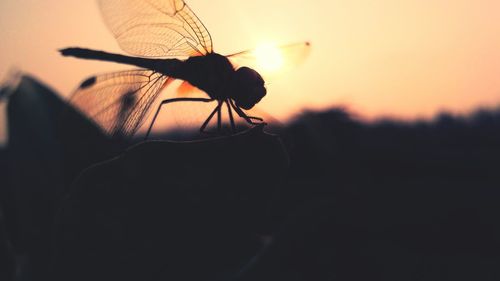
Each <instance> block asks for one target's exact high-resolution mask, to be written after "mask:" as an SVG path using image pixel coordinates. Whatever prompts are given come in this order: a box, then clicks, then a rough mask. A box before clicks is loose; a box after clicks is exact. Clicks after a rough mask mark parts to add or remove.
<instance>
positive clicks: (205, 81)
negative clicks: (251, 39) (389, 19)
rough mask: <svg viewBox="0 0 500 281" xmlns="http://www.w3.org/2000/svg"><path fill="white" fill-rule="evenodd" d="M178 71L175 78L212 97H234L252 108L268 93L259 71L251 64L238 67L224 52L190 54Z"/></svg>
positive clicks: (239, 104)
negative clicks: (201, 54) (249, 66)
mask: <svg viewBox="0 0 500 281" xmlns="http://www.w3.org/2000/svg"><path fill="white" fill-rule="evenodd" d="M176 74H177V75H175V76H178V77H176V78H181V79H183V80H186V81H188V82H189V83H190V84H192V85H193V86H195V87H197V88H199V89H201V90H203V91H204V92H206V93H207V94H208V95H209V96H210V97H211V98H212V99H216V100H226V99H228V98H231V99H233V100H234V101H235V103H236V105H238V106H239V107H242V108H243V109H250V108H252V107H253V106H254V105H255V104H257V103H258V102H259V101H260V100H261V99H262V98H263V97H264V96H265V95H266V89H265V87H264V79H262V76H260V74H259V73H257V71H255V70H253V69H250V68H248V67H241V68H239V69H238V70H235V69H234V67H233V65H232V64H231V62H230V61H229V60H228V59H227V58H226V57H225V56H222V55H219V54H216V53H210V54H208V55H206V56H198V57H190V58H189V59H187V60H186V61H185V62H184V63H183V64H182V65H181V66H180V67H179V68H178V70H177V71H176Z"/></svg>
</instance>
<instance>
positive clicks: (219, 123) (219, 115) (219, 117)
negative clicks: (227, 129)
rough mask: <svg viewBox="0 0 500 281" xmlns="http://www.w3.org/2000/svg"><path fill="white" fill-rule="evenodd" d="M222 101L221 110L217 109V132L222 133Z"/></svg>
mask: <svg viewBox="0 0 500 281" xmlns="http://www.w3.org/2000/svg"><path fill="white" fill-rule="evenodd" d="M222 103H223V102H222V101H219V106H218V108H219V110H217V133H218V134H220V132H221V130H222Z"/></svg>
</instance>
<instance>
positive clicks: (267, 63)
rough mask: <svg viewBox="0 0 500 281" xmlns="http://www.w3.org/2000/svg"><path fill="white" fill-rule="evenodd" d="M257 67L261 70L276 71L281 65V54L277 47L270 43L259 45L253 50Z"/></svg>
mask: <svg viewBox="0 0 500 281" xmlns="http://www.w3.org/2000/svg"><path fill="white" fill-rule="evenodd" d="M254 55H255V57H256V59H257V64H258V67H259V68H261V69H262V70H263V71H276V70H279V69H280V68H281V67H282V66H283V54H282V53H281V51H280V50H279V48H278V47H277V46H276V45H274V44H271V43H264V44H261V45H259V46H258V47H257V48H256V49H255V50H254Z"/></svg>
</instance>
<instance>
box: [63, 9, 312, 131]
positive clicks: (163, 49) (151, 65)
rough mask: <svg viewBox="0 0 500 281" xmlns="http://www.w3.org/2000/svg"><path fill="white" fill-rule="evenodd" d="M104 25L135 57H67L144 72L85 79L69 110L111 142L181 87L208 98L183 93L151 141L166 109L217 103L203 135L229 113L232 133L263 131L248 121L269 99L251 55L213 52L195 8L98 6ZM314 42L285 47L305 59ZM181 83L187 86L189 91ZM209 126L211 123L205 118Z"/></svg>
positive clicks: (74, 53) (77, 53) (87, 53)
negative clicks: (242, 125)
mask: <svg viewBox="0 0 500 281" xmlns="http://www.w3.org/2000/svg"><path fill="white" fill-rule="evenodd" d="M98 5H99V8H100V10H101V13H102V15H103V18H104V21H105V23H106V25H107V26H108V28H109V29H110V30H111V32H112V33H113V35H114V37H115V39H116V40H117V42H118V44H119V46H120V47H121V48H122V49H123V50H124V51H125V52H127V53H128V54H129V55H122V54H115V53H109V52H105V51H98V50H92V49H87V48H79V47H72V48H65V49H61V50H60V52H61V54H62V55H63V56H71V57H76V58H80V59H90V60H101V61H108V62H115V63H121V64H127V65H133V66H135V67H138V68H137V69H133V70H125V71H120V72H115V73H108V74H103V75H97V76H92V77H90V78H88V79H85V80H84V81H83V82H82V83H81V84H80V86H79V87H78V88H77V90H76V91H75V92H74V93H73V95H72V97H71V103H72V104H73V105H74V106H75V107H76V108H77V109H79V110H80V111H81V112H83V113H84V114H85V115H87V116H88V117H90V119H91V120H93V121H94V122H96V123H97V124H98V125H99V126H100V127H101V128H102V129H103V130H104V131H105V132H106V133H108V134H110V135H112V136H122V137H124V136H133V135H134V134H135V133H136V132H137V130H138V129H139V128H140V127H141V126H142V125H143V124H144V122H145V120H146V119H147V118H148V117H149V116H150V114H151V113H152V112H151V109H152V106H153V104H154V103H155V101H156V100H157V99H158V97H159V96H160V92H162V90H163V89H165V88H166V87H167V86H168V85H171V84H172V82H173V81H175V80H182V81H183V82H184V83H187V84H188V85H190V86H192V87H194V88H197V89H199V90H201V91H202V92H204V94H205V95H204V96H203V97H192V96H189V95H181V94H180V93H179V94H178V95H177V96H175V97H172V98H168V99H165V100H162V101H161V102H160V104H159V105H158V108H157V110H156V113H155V114H154V117H153V119H152V121H151V123H150V125H149V128H148V131H147V133H146V138H148V136H149V134H150V132H151V130H152V128H153V125H154V123H155V121H156V119H157V117H158V114H159V113H160V111H161V109H162V107H163V106H166V105H167V104H173V103H181V102H182V103H215V105H214V108H213V109H211V112H210V114H209V115H208V117H206V119H205V120H204V121H203V122H202V124H201V127H200V128H199V131H200V132H202V133H207V131H206V130H207V126H208V125H209V123H211V122H212V121H213V120H212V119H214V118H215V116H217V117H216V118H217V122H216V123H217V132H219V133H220V132H221V127H222V124H221V123H222V112H223V107H226V108H227V109H225V112H227V115H228V117H229V124H230V125H229V126H230V129H231V132H235V131H236V122H235V118H236V115H237V116H239V117H240V118H241V119H243V120H244V121H245V122H246V123H247V124H250V125H259V124H265V122H264V120H263V119H262V118H260V117H256V116H250V115H249V114H247V112H246V111H248V110H250V109H252V108H253V107H254V106H255V105H256V104H257V103H259V102H260V101H261V99H262V98H263V97H264V96H265V95H266V93H267V90H266V87H265V86H266V85H265V84H266V83H265V81H264V78H263V76H262V75H261V74H260V73H259V72H258V71H256V70H255V68H256V64H257V59H256V57H255V52H254V51H253V50H248V51H243V52H239V53H235V54H232V55H228V56H223V55H220V54H218V53H216V52H214V51H213V43H212V37H211V35H210V33H209V32H208V31H207V29H206V27H205V26H204V25H203V23H202V22H201V21H200V19H199V18H198V17H197V16H196V15H195V13H194V12H193V11H192V10H191V8H190V7H189V6H188V5H187V4H186V2H184V1H182V0H98ZM309 46H310V44H309V43H308V42H301V43H295V44H290V45H285V46H281V47H280V48H281V49H282V50H283V51H284V52H288V53H290V54H291V57H293V56H295V57H296V59H295V61H298V60H300V59H302V58H303V57H304V56H305V55H306V54H307V52H308V49H309ZM184 83H183V84H184ZM203 118H205V117H203Z"/></svg>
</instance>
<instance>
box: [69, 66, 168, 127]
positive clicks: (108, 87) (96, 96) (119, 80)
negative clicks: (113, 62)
mask: <svg viewBox="0 0 500 281" xmlns="http://www.w3.org/2000/svg"><path fill="white" fill-rule="evenodd" d="M168 80H169V77H167V76H165V75H163V74H160V73H158V72H154V71H151V70H128V71H122V72H116V73H111V74H104V75H100V76H94V77H90V78H89V79H87V80H85V81H84V82H83V83H82V84H81V85H80V87H79V88H78V89H77V91H76V92H75V93H74V94H73V96H72V97H71V103H72V104H73V105H74V106H75V107H76V108H77V109H78V110H80V111H81V112H83V113H84V114H85V115H87V116H88V117H90V118H91V119H92V120H93V121H94V122H96V123H97V124H98V125H99V126H100V127H101V128H102V129H103V130H104V131H105V132H106V133H108V134H109V135H113V136H121V137H131V136H133V134H134V133H135V132H136V131H137V129H139V127H140V126H141V125H142V123H143V122H144V120H145V119H146V117H147V115H148V114H149V113H150V109H151V105H152V104H153V102H154V101H155V99H156V98H157V97H158V95H159V94H160V92H161V89H162V88H163V87H165V86H166V85H167V82H168Z"/></svg>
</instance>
